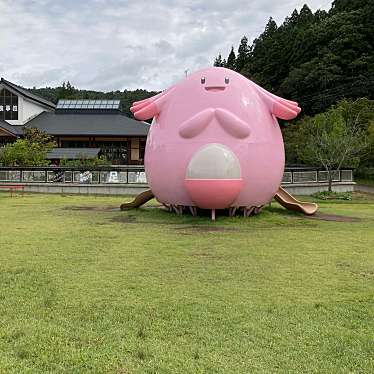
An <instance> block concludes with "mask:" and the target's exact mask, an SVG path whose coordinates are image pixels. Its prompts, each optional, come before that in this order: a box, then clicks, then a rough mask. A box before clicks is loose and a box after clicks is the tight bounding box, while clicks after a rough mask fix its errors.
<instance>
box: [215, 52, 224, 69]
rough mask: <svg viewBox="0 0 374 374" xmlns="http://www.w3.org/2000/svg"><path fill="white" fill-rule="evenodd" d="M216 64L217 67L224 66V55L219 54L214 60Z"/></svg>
mask: <svg viewBox="0 0 374 374" xmlns="http://www.w3.org/2000/svg"><path fill="white" fill-rule="evenodd" d="M214 66H216V67H223V66H224V65H223V60H222V55H221V54H219V55H218V56H217V57H216V59H215V60H214Z"/></svg>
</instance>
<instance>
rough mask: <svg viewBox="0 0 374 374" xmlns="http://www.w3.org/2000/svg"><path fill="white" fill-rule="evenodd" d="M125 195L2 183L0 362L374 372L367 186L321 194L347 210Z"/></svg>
mask: <svg viewBox="0 0 374 374" xmlns="http://www.w3.org/2000/svg"><path fill="white" fill-rule="evenodd" d="M124 200H126V199H124V198H120V197H92V196H91V197H90V196H56V195H36V194H35V195H33V194H26V195H25V197H13V198H10V197H9V194H8V193H0V212H1V216H0V373H17V374H18V373H117V374H125V373H126V374H128V373H274V372H281V373H370V372H374V197H372V198H370V195H357V194H356V195H355V197H354V199H353V200H352V201H323V202H319V203H320V208H321V212H323V213H326V214H338V215H345V216H351V217H356V218H359V220H356V221H354V222H333V221H322V220H316V219H307V218H305V217H303V216H300V215H298V214H296V213H292V212H287V211H286V210H284V209H283V208H281V207H280V206H279V205H278V204H276V203H273V204H272V206H271V207H267V208H266V209H264V211H263V212H262V213H261V214H260V215H258V216H256V217H252V218H249V219H244V218H242V217H236V218H228V217H221V216H218V219H217V221H216V222H215V223H212V222H210V221H209V218H208V217H202V218H193V217H190V216H182V217H178V216H176V215H174V214H171V213H168V212H166V211H162V210H161V209H156V208H152V207H148V208H143V209H139V210H137V211H128V212H119V211H113V210H110V209H108V207H110V206H113V207H115V206H118V205H119V204H120V203H121V202H123V201H124ZM153 204H154V202H153ZM101 208H103V209H101Z"/></svg>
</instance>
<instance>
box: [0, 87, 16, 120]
mask: <svg viewBox="0 0 374 374" xmlns="http://www.w3.org/2000/svg"><path fill="white" fill-rule="evenodd" d="M0 119H1V120H13V121H14V120H18V96H17V95H15V94H14V93H12V92H10V91H8V90H6V89H5V88H4V89H2V90H0Z"/></svg>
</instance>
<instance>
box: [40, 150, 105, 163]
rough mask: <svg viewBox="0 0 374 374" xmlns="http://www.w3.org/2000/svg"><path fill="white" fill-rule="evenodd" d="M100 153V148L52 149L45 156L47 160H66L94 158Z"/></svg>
mask: <svg viewBox="0 0 374 374" xmlns="http://www.w3.org/2000/svg"><path fill="white" fill-rule="evenodd" d="M99 153H100V148H53V149H52V150H51V151H49V152H48V154H47V159H49V160H53V159H60V160H61V159H68V160H76V159H80V158H95V157H97V156H98V154H99Z"/></svg>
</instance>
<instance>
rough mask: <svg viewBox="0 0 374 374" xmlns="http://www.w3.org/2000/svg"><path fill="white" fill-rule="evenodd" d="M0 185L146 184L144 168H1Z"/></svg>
mask: <svg viewBox="0 0 374 374" xmlns="http://www.w3.org/2000/svg"><path fill="white" fill-rule="evenodd" d="M0 183H80V184H108V183H116V184H146V183H147V178H146V176H145V171H144V166H119V167H117V166H110V167H97V168H84V167H83V168H82V167H79V168H77V167H74V168H69V167H59V166H48V167H0Z"/></svg>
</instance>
